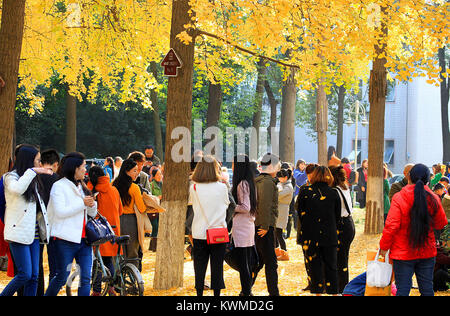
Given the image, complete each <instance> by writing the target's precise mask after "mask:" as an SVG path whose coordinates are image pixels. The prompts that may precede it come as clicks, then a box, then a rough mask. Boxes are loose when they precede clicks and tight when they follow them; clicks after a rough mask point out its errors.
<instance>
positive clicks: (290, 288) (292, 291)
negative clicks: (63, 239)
mask: <svg viewBox="0 0 450 316" xmlns="http://www.w3.org/2000/svg"><path fill="white" fill-rule="evenodd" d="M353 219H354V221H355V226H356V236H355V239H354V241H353V243H352V246H351V250H350V260H349V272H350V279H352V278H353V277H355V276H357V275H359V274H360V273H362V272H364V271H365V270H366V252H367V251H368V250H372V251H375V250H377V248H378V242H379V239H380V237H381V235H365V234H364V210H360V209H356V210H355V211H354V213H353ZM293 235H295V231H294V234H293ZM147 242H148V240H147ZM287 248H288V252H289V256H290V260H289V261H283V262H279V264H278V275H279V289H280V294H281V295H283V296H309V295H311V294H310V293H309V292H306V291H303V290H302V289H304V288H305V287H306V286H307V276H306V271H305V265H304V260H303V253H302V251H301V248H300V247H299V246H298V245H297V244H296V242H295V238H294V237H291V238H290V239H288V240H287ZM186 257H187V258H188V259H186V260H185V265H184V268H185V269H184V287H182V288H174V289H170V290H167V291H157V290H154V289H153V276H154V272H155V259H156V255H155V254H154V253H152V252H148V251H147V252H145V254H144V260H143V273H142V274H143V278H144V281H145V295H146V296H194V295H196V292H195V289H194V269H193V262H192V261H191V260H190V259H189V258H190V257H189V256H186ZM45 261H46V260H44V262H45ZM46 268H47V267H46V266H44V269H45V270H46ZM224 271H225V285H226V289H225V290H223V292H222V295H223V296H237V295H239V293H240V291H241V285H240V281H239V273H238V272H237V271H235V270H233V269H231V268H230V267H229V266H228V265H226V264H225V267H224ZM9 280H10V279H9V278H8V277H7V276H6V273H5V272H0V290H1V289H3V288H4V287H5V286H6V284H7V283H8V282H9ZM46 282H47V279H46ZM208 283H209V274H208V276H207V280H206V284H208ZM46 284H47V283H46ZM414 284H416V283H415V282H414ZM253 294H254V295H256V296H266V295H268V293H267V288H266V281H265V276H264V269H263V270H262V271H261V272H260V274H259V276H258V279H257V280H256V283H255V285H254V287H253ZM60 295H65V292H64V291H61V293H60ZM205 295H206V296H208V295H212V291H205ZM411 295H414V296H417V295H419V292H418V290H417V289H413V290H412V292H411ZM436 295H439V296H450V291H447V292H438V293H436Z"/></svg>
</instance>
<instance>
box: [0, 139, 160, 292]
mask: <svg viewBox="0 0 450 316" xmlns="http://www.w3.org/2000/svg"><path fill="white" fill-rule="evenodd" d="M163 167H164V166H163V164H161V162H160V160H159V158H158V157H156V155H154V152H153V147H152V146H147V147H146V148H145V150H144V153H142V152H139V151H135V152H133V153H130V154H129V156H128V157H127V159H126V160H123V159H122V158H121V157H116V158H115V159H112V158H111V157H107V158H106V159H105V163H104V164H103V165H101V164H94V163H93V164H91V165H87V164H86V157H85V156H84V155H83V154H82V153H79V152H73V153H69V154H67V155H65V156H64V157H62V158H60V156H59V154H58V152H57V151H56V150H52V149H50V150H46V151H43V152H40V150H39V148H37V147H35V146H32V145H27V144H23V145H19V146H17V148H16V150H15V154H14V160H13V161H12V163H11V168H10V169H11V170H10V172H8V173H6V174H5V175H3V176H2V178H1V180H0V224H1V226H0V233H1V234H0V245H1V247H0V250H1V252H0V255H1V256H4V255H5V254H7V255H8V275H9V276H11V277H13V279H12V280H11V281H10V282H9V283H8V285H7V286H6V287H5V288H4V289H3V291H2V292H1V293H0V296H12V295H14V294H16V293H17V294H18V295H24V296H36V295H37V296H44V295H45V296H56V295H58V293H59V291H60V290H61V288H62V287H63V286H64V285H65V284H66V282H67V279H68V277H69V274H70V272H71V266H72V263H73V261H74V260H75V261H76V263H77V265H78V267H79V271H80V284H79V288H78V295H79V296H90V295H92V296H98V295H100V293H99V292H100V290H99V289H98V284H92V283H93V280H91V272H92V264H93V251H92V245H90V244H89V243H88V241H87V239H86V237H87V236H86V223H87V222H88V221H89V219H91V218H95V217H96V216H97V214H101V215H102V216H104V217H105V218H106V219H107V221H108V223H109V224H110V226H111V227H112V228H113V230H114V233H115V235H117V236H120V235H129V236H130V243H129V245H127V247H126V248H125V249H126V250H125V254H124V255H125V256H126V258H127V259H129V260H130V261H132V262H133V263H134V264H135V265H136V267H137V268H138V269H140V270H141V269H142V264H141V259H142V254H143V251H142V250H143V249H144V248H143V247H144V238H145V234H146V232H147V231H151V232H152V234H151V238H152V239H151V242H150V249H149V250H151V251H156V245H157V233H158V217H159V215H158V214H159V213H158V212H157V211H155V208H154V206H156V207H157V205H159V204H160V201H161V198H162V194H161V192H162V191H161V190H162V181H163V176H162V174H163ZM148 199H150V200H151V202H147V201H148ZM152 206H153V208H152ZM44 245H45V246H46V249H47V258H48V270H49V284H48V287H47V288H45V285H44V269H43V257H44V256H43V251H44ZM117 252H118V246H117V245H116V244H113V243H112V242H107V243H105V244H102V245H101V246H100V253H101V256H102V259H103V262H104V264H105V266H106V267H107V268H108V269H109V271H110V272H111V273H112V274H113V273H114V266H113V264H112V258H113V257H114V256H116V255H117V254H118V253H117ZM92 285H93V286H92ZM91 288H93V292H92V291H91ZM109 294H110V295H115V293H114V290H113V289H109Z"/></svg>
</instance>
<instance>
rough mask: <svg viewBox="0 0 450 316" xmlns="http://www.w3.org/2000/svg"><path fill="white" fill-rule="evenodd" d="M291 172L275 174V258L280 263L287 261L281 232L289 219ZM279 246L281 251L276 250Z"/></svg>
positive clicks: (286, 170)
mask: <svg viewBox="0 0 450 316" xmlns="http://www.w3.org/2000/svg"><path fill="white" fill-rule="evenodd" d="M291 176H292V171H291V170H290V169H281V170H280V171H279V172H278V173H277V178H278V180H279V183H278V185H277V187H278V218H277V224H276V226H277V227H276V231H275V234H276V243H277V249H276V250H275V252H276V253H277V258H278V260H280V261H287V260H289V256H288V253H287V248H286V242H285V241H284V238H283V230H285V229H286V227H287V223H288V217H289V208H290V204H291V201H292V196H293V194H294V188H293V187H292V182H291ZM278 246H280V248H281V249H279V248H278Z"/></svg>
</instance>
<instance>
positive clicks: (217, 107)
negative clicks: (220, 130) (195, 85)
mask: <svg viewBox="0 0 450 316" xmlns="http://www.w3.org/2000/svg"><path fill="white" fill-rule="evenodd" d="M208 90H209V101H208V114H207V117H206V127H211V126H217V127H218V126H219V119H220V111H221V108H222V85H221V84H220V83H219V84H213V83H211V82H210V83H209V88H208Z"/></svg>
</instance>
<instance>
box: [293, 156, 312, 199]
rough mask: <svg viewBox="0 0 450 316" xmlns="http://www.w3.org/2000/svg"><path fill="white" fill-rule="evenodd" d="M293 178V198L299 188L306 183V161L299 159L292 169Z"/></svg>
mask: <svg viewBox="0 0 450 316" xmlns="http://www.w3.org/2000/svg"><path fill="white" fill-rule="evenodd" d="M293 178H294V180H295V192H294V197H295V196H297V195H298V193H299V192H300V187H301V186H302V185H304V184H305V183H306V181H308V176H307V175H306V161H304V160H303V159H299V160H298V161H297V165H296V166H295V169H294V175H293Z"/></svg>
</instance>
